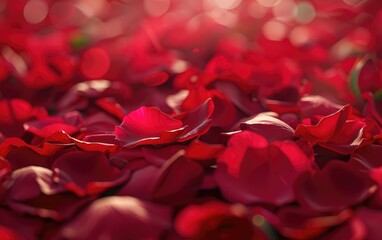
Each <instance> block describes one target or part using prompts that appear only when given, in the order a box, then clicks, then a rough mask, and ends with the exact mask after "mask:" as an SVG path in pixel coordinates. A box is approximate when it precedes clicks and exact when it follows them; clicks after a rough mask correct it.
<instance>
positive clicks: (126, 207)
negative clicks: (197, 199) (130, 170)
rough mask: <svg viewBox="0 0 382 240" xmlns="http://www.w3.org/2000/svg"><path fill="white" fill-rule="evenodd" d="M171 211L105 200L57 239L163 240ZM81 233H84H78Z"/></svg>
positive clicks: (124, 200) (132, 200)
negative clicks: (161, 239)
mask: <svg viewBox="0 0 382 240" xmlns="http://www.w3.org/2000/svg"><path fill="white" fill-rule="evenodd" d="M171 215H172V212H171V209H170V208H168V207H165V206H162V205H156V204H154V203H150V202H145V201H142V200H140V199H137V198H133V197H117V196H113V197H106V198H102V199H99V200H97V201H95V202H94V203H92V204H91V205H90V206H89V207H88V208H87V209H85V210H84V211H83V212H81V213H80V214H79V215H78V216H77V217H76V218H74V219H73V220H71V221H69V222H68V223H67V224H65V225H64V226H63V227H62V228H61V229H60V230H59V232H58V233H57V234H56V236H55V237H54V239H98V238H99V237H100V236H102V237H103V238H105V239H113V240H119V239H120V240H125V239H160V238H161V236H162V237H163V236H164V234H165V232H166V231H168V230H170V228H171ZM79 229H81V230H80V231H79Z"/></svg>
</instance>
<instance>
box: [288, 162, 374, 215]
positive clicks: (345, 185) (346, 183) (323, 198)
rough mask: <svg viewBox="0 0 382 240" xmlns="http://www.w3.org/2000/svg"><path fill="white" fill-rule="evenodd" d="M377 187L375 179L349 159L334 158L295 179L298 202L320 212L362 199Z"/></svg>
mask: <svg viewBox="0 0 382 240" xmlns="http://www.w3.org/2000/svg"><path fill="white" fill-rule="evenodd" d="M375 191H376V186H375V183H374V182H373V181H372V180H371V179H370V178H369V177H368V176H367V175H365V174H362V173H360V172H359V170H358V169H356V168H354V167H353V166H351V165H350V164H348V163H345V162H341V161H337V160H333V161H330V162H329V163H328V164H326V165H325V167H324V168H323V169H322V170H320V171H317V172H315V173H314V172H305V173H302V174H301V175H300V176H299V178H298V179H297V180H296V184H295V194H296V198H297V200H298V202H299V203H300V204H301V205H303V206H306V207H308V208H310V209H313V210H316V211H319V212H336V211H340V210H342V209H345V208H347V207H350V206H353V205H355V204H358V203H361V202H362V201H364V200H365V199H366V198H368V197H369V196H370V195H371V194H372V193H374V192H375Z"/></svg>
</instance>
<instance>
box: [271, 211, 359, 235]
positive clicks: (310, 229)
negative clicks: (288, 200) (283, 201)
mask: <svg viewBox="0 0 382 240" xmlns="http://www.w3.org/2000/svg"><path fill="white" fill-rule="evenodd" d="M277 216H278V217H279V220H280V222H281V224H280V226H279V227H278V228H279V230H280V232H281V234H282V235H283V236H285V237H288V238H291V239H312V238H314V237H318V236H319V235H322V234H323V233H324V232H326V231H327V230H328V229H329V228H331V227H334V226H337V225H340V224H342V223H343V222H345V221H347V220H348V219H349V218H350V217H351V216H352V212H351V211H350V210H344V211H342V212H340V213H338V214H329V215H328V214H326V215H323V214H321V213H319V212H316V211H313V210H311V209H305V208H301V207H297V206H287V207H284V208H282V209H280V210H279V211H278V212H277Z"/></svg>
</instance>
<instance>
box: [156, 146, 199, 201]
mask: <svg viewBox="0 0 382 240" xmlns="http://www.w3.org/2000/svg"><path fill="white" fill-rule="evenodd" d="M179 153H180V154H182V153H183V152H178V153H177V154H179ZM177 154H175V155H174V156H173V157H172V159H169V160H168V161H167V162H166V163H164V164H163V166H162V167H161V168H160V169H159V174H160V176H159V178H158V179H157V180H156V182H155V185H154V188H153V193H152V199H153V200H155V201H158V202H161V203H166V204H172V205H181V204H184V203H186V202H188V201H189V200H190V199H191V198H192V197H193V196H194V195H195V194H196V193H197V191H198V190H199V188H200V186H201V184H202V180H203V174H204V170H203V168H202V167H201V166H200V165H199V164H198V163H196V162H194V161H191V160H188V159H186V158H182V157H181V156H177ZM180 154H179V155H180Z"/></svg>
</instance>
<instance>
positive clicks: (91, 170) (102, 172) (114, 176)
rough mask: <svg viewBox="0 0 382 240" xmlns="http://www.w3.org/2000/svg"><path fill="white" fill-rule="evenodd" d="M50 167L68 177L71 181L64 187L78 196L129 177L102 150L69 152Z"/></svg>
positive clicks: (101, 190)
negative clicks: (113, 164) (112, 163)
mask: <svg viewBox="0 0 382 240" xmlns="http://www.w3.org/2000/svg"><path fill="white" fill-rule="evenodd" d="M52 168H53V169H54V170H55V172H56V173H57V174H59V175H64V176H67V177H69V179H70V180H71V182H70V183H67V184H66V188H68V189H70V190H72V191H74V192H75V193H76V194H78V195H79V196H83V195H86V194H99V193H101V192H103V191H105V190H107V189H109V188H111V187H115V186H117V185H119V184H122V183H123V182H125V181H127V179H128V177H129V172H128V171H120V170H119V169H118V168H116V167H114V166H112V165H111V164H110V163H109V160H108V159H107V158H106V156H105V155H104V154H103V153H102V152H81V151H77V152H75V151H73V152H69V153H66V154H64V155H62V156H60V157H59V158H57V159H56V160H55V162H54V164H53V166H52ZM84 173H86V174H84Z"/></svg>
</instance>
